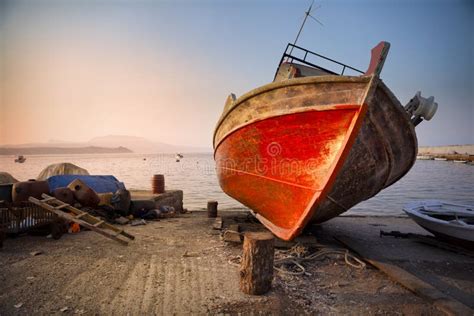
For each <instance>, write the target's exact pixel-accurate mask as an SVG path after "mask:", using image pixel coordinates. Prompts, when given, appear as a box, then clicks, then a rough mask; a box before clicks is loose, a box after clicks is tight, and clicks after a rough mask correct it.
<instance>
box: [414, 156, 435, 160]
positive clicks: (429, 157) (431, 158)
mask: <svg viewBox="0 0 474 316" xmlns="http://www.w3.org/2000/svg"><path fill="white" fill-rule="evenodd" d="M416 159H418V160H433V157H432V156H427V155H418V156H416Z"/></svg>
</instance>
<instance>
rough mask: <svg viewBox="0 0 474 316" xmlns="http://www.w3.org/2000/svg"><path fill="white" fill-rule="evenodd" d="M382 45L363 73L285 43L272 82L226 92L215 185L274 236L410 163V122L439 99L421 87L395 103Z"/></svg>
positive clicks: (330, 213)
mask: <svg viewBox="0 0 474 316" xmlns="http://www.w3.org/2000/svg"><path fill="white" fill-rule="evenodd" d="M388 49H389V43H386V42H381V43H380V44H379V45H377V46H376V47H375V48H374V49H373V50H372V58H371V62H370V65H369V68H368V70H367V71H366V72H363V71H360V70H357V69H355V68H353V67H350V66H348V65H345V64H343V63H339V62H336V61H334V60H332V59H329V58H327V57H324V56H322V55H319V54H316V53H313V52H311V51H309V50H306V49H304V48H302V47H299V46H296V45H293V44H288V46H287V48H286V50H285V52H284V54H283V57H282V59H281V61H280V64H279V67H278V70H277V73H276V75H275V78H274V82H273V83H270V84H267V85H264V86H262V87H259V88H256V89H254V90H252V91H250V92H248V93H246V94H244V95H243V96H241V97H240V98H238V99H236V97H235V96H234V95H233V94H231V95H230V96H229V97H228V98H227V102H226V104H225V107H224V111H223V114H222V116H221V117H220V119H219V121H218V123H217V126H216V129H215V132H214V151H215V152H214V158H215V161H216V170H217V176H218V178H219V183H220V186H221V187H222V189H223V191H224V192H225V193H227V194H228V195H230V196H231V197H233V198H235V199H236V200H238V201H240V202H241V203H243V204H244V205H246V206H248V207H249V208H250V209H251V210H252V211H253V212H254V214H255V216H256V217H257V218H258V219H259V220H260V221H261V222H262V223H263V224H264V225H265V226H266V227H267V228H269V229H270V230H271V231H272V232H273V233H274V234H275V235H277V236H278V237H280V238H282V239H286V240H289V239H292V238H294V237H295V236H297V235H298V234H299V233H300V232H301V231H302V229H303V228H304V227H305V226H306V225H307V224H308V223H309V222H310V221H314V222H323V221H326V220H328V219H331V218H333V217H335V216H337V215H339V214H341V213H343V212H345V211H347V210H348V209H349V208H351V207H352V206H354V205H355V204H357V203H359V202H361V201H363V200H366V199H368V198H370V197H372V196H374V195H375V194H377V193H378V192H379V191H380V190H382V189H383V188H386V187H388V186H389V185H391V184H393V183H395V182H396V181H397V180H399V179H400V178H401V177H402V176H403V175H404V174H406V172H408V170H409V169H410V168H411V167H412V165H413V164H414V162H415V160H416V155H417V139H416V135H415V125H417V124H418V123H420V122H421V121H422V120H423V118H424V119H428V120H429V119H430V118H431V117H432V116H433V115H434V112H435V111H436V108H437V104H436V103H435V102H434V100H433V97H431V98H429V99H425V98H423V97H421V95H420V93H417V94H416V95H415V97H414V98H413V99H412V100H410V102H409V103H408V104H407V105H406V106H405V108H404V107H403V106H402V105H401V104H400V102H399V101H398V100H397V98H396V97H395V96H394V95H393V93H392V92H391V91H390V90H389V88H388V87H387V86H386V85H385V84H384V83H383V82H382V80H380V78H379V74H380V71H381V69H382V66H383V63H384V61H385V57H386V56H387V53H388ZM293 51H297V52H298V53H299V54H292V52H293ZM297 56H304V57H297ZM309 57H319V58H322V59H324V60H325V61H326V62H333V63H335V65H337V66H338V67H341V68H342V72H341V73H336V72H333V71H331V70H328V69H326V68H323V67H320V66H317V65H315V64H314V63H312V62H309V61H308V59H309ZM347 71H352V72H354V73H356V75H353V76H347V75H344V72H347Z"/></svg>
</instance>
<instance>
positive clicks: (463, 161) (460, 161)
mask: <svg viewBox="0 0 474 316" xmlns="http://www.w3.org/2000/svg"><path fill="white" fill-rule="evenodd" d="M453 162H456V163H467V160H453Z"/></svg>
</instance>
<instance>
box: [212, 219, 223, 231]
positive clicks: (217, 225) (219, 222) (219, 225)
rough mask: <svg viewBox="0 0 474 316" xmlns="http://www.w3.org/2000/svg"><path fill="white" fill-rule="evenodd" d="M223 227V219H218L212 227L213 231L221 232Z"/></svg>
mask: <svg viewBox="0 0 474 316" xmlns="http://www.w3.org/2000/svg"><path fill="white" fill-rule="evenodd" d="M222 226H223V223H222V217H217V218H216V219H215V221H214V224H213V225H212V229H217V230H221V229H222Z"/></svg>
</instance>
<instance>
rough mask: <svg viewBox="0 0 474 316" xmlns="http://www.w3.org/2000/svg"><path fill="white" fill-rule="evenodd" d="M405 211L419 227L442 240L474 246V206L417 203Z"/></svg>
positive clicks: (432, 202) (407, 207)
mask: <svg viewBox="0 0 474 316" xmlns="http://www.w3.org/2000/svg"><path fill="white" fill-rule="evenodd" d="M403 210H404V211H405V213H407V214H408V216H410V218H412V219H413V220H414V221H415V222H416V223H417V224H418V225H420V226H421V227H423V228H424V229H426V230H427V231H429V232H431V233H432V234H433V235H435V236H437V237H439V238H440V239H443V240H446V241H451V242H455V243H456V244H462V245H465V246H469V247H472V246H474V206H467V205H460V204H454V203H447V202H441V201H417V202H412V203H410V204H408V205H406V206H405V207H404V208H403Z"/></svg>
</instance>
